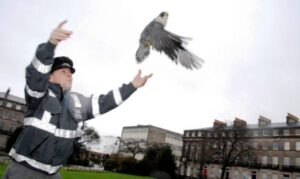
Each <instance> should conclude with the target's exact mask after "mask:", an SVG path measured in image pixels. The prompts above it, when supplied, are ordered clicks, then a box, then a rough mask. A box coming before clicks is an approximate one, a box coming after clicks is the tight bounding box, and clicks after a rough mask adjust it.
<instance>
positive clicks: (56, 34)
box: [49, 20, 72, 45]
mask: <svg viewBox="0 0 300 179" xmlns="http://www.w3.org/2000/svg"><path fill="white" fill-rule="evenodd" d="M65 23H67V21H66V20H64V21H62V22H61V23H59V24H58V26H57V27H56V28H55V29H53V31H52V33H51V35H50V39H49V42H50V43H52V44H53V45H57V44H58V43H60V42H61V41H63V40H66V39H68V38H69V37H70V36H71V34H72V31H69V30H65V29H63V28H62V27H63V25H64V24H65Z"/></svg>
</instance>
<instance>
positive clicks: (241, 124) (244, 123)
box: [233, 117, 247, 127]
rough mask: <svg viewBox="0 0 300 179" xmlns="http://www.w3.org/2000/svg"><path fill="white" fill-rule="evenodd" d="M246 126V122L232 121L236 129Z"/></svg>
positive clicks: (237, 119) (236, 119)
mask: <svg viewBox="0 0 300 179" xmlns="http://www.w3.org/2000/svg"><path fill="white" fill-rule="evenodd" d="M246 125H247V122H246V121H244V120H242V119H240V118H237V117H236V118H235V120H234V121H233V126H235V127H237V126H239V127H245V126H246Z"/></svg>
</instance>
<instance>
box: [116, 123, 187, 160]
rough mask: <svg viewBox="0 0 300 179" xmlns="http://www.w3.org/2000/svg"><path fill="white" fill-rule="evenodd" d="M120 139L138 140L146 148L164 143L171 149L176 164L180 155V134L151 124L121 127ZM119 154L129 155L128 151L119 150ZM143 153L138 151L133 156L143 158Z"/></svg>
mask: <svg viewBox="0 0 300 179" xmlns="http://www.w3.org/2000/svg"><path fill="white" fill-rule="evenodd" d="M120 140H121V141H125V142H126V141H140V147H141V148H143V149H146V148H147V147H148V146H151V145H155V144H166V145H169V146H170V147H171V149H172V152H173V154H174V156H175V159H176V161H177V164H179V159H180V157H181V150H182V149H181V148H182V134H179V133H176V132H172V131H169V130H166V129H162V128H159V127H155V126H152V125H137V126H129V127H123V130H122V135H121V139H120ZM124 147H125V146H124V143H122V142H121V143H120V146H119V151H122V148H124ZM120 153H121V154H124V155H127V156H129V155H130V154H129V153H124V152H120ZM143 157H144V154H143V153H138V154H137V155H136V156H135V158H136V159H138V160H141V159H143Z"/></svg>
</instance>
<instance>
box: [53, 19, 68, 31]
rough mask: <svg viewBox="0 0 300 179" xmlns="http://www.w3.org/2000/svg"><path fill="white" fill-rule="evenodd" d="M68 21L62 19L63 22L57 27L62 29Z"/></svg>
mask: <svg viewBox="0 0 300 179" xmlns="http://www.w3.org/2000/svg"><path fill="white" fill-rule="evenodd" d="M67 22H68V21H67V20H64V21H62V22H61V23H59V24H58V26H57V27H56V28H57V29H61V28H62V27H63V26H64V25H65V23H67Z"/></svg>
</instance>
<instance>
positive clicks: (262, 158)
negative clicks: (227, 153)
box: [180, 113, 300, 179]
mask: <svg viewBox="0 0 300 179" xmlns="http://www.w3.org/2000/svg"><path fill="white" fill-rule="evenodd" d="M235 124H241V125H246V128H247V130H248V131H249V134H248V136H247V139H248V140H249V141H250V143H249V144H250V145H251V151H252V153H253V156H252V157H253V158H254V162H253V161H251V162H250V161H248V162H246V163H242V162H237V164H234V165H233V166H231V167H228V168H227V169H226V174H225V178H227V179H229V178H231V179H249V178H251V179H300V123H299V118H298V117H296V116H294V115H292V114H290V113H288V114H287V116H286V122H282V123H272V122H271V120H270V119H268V118H266V117H264V116H260V117H259V119H258V124H255V125H251V124H250V125H249V124H247V123H246V121H244V120H241V119H238V118H236V119H235V121H234V124H233V125H235ZM220 125H226V124H225V123H222V122H221V121H218V120H215V122H214V125H213V127H210V128H202V129H191V130H185V131H184V136H183V148H182V158H181V163H180V165H181V166H180V175H181V176H184V177H183V178H199V177H200V176H204V175H205V176H206V177H207V178H219V177H220V172H221V169H220V168H221V166H220V165H219V164H217V163H213V162H210V163H209V164H208V163H204V162H201V161H203V160H202V159H203V156H205V154H207V153H208V150H210V148H209V147H210V146H207V144H208V143H209V141H210V140H211V138H212V136H214V133H213V131H214V130H212V129H213V128H215V127H217V126H220ZM241 160H242V159H241ZM201 165H202V166H201Z"/></svg>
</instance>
